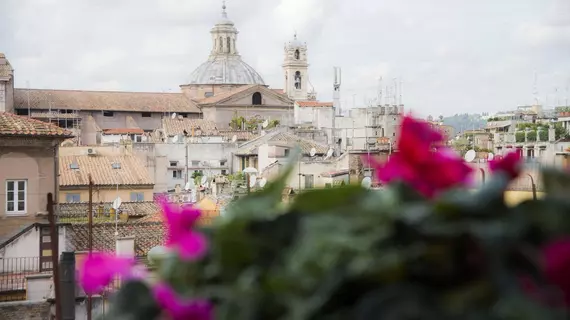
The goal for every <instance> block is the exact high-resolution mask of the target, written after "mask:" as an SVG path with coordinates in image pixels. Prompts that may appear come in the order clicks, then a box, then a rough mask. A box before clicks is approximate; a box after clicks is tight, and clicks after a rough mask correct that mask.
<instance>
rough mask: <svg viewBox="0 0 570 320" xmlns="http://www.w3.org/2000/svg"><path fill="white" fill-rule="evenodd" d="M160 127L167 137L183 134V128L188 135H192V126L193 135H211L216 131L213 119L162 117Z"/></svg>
mask: <svg viewBox="0 0 570 320" xmlns="http://www.w3.org/2000/svg"><path fill="white" fill-rule="evenodd" d="M162 128H163V129H164V134H165V135H166V136H168V137H171V136H174V135H177V134H183V133H184V130H186V132H187V133H188V135H192V128H194V136H212V135H216V134H217V133H218V129H217V128H216V124H215V123H214V122H213V121H208V120H204V119H189V118H182V119H171V118H165V119H162Z"/></svg>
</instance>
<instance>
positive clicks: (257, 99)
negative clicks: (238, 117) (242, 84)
mask: <svg viewBox="0 0 570 320" xmlns="http://www.w3.org/2000/svg"><path fill="white" fill-rule="evenodd" d="M251 104H252V105H254V106H258V105H260V104H261V93H259V92H256V93H254V94H253V95H252V96H251Z"/></svg>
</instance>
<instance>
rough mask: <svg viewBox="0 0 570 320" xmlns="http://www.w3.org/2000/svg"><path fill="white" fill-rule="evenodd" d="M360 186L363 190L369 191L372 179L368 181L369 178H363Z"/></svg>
mask: <svg viewBox="0 0 570 320" xmlns="http://www.w3.org/2000/svg"><path fill="white" fill-rule="evenodd" d="M360 185H361V186H362V187H363V188H366V189H370V186H371V185H372V179H370V177H365V178H364V179H362V182H361V183H360Z"/></svg>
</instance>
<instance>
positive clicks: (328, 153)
mask: <svg viewBox="0 0 570 320" xmlns="http://www.w3.org/2000/svg"><path fill="white" fill-rule="evenodd" d="M333 154H334V149H332V148H331V149H329V151H327V158H330V157H332V156H333Z"/></svg>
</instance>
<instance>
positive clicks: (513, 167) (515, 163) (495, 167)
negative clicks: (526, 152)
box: [489, 151, 522, 179]
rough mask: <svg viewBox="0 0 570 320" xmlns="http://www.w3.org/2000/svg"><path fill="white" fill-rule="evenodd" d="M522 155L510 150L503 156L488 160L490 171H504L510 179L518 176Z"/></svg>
mask: <svg viewBox="0 0 570 320" xmlns="http://www.w3.org/2000/svg"><path fill="white" fill-rule="evenodd" d="M521 160H522V157H521V155H520V154H519V153H518V152H516V151H515V152H510V153H508V154H507V155H506V156H504V157H503V158H496V159H493V160H491V161H489V169H491V172H499V171H502V172H505V173H506V174H507V175H508V177H509V178H510V179H515V178H516V177H518V176H519V174H520V173H521V170H522V164H521Z"/></svg>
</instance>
